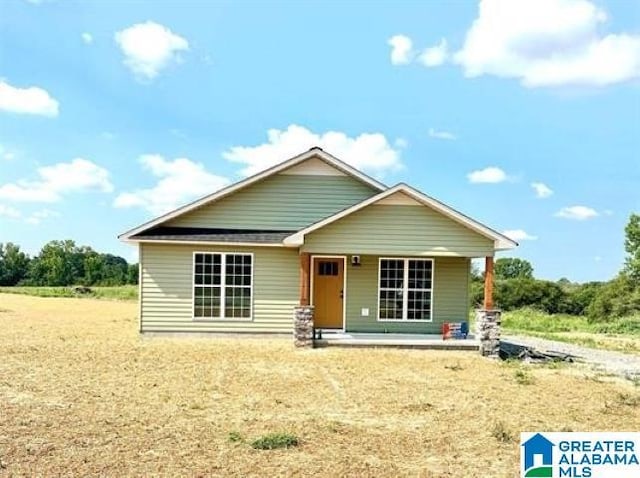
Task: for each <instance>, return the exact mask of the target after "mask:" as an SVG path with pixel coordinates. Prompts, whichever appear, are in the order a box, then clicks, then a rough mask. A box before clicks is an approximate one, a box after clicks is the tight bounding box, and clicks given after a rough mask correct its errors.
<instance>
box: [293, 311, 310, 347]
mask: <svg viewBox="0 0 640 478" xmlns="http://www.w3.org/2000/svg"><path fill="white" fill-rule="evenodd" d="M293 340H294V344H295V346H296V347H309V348H311V347H313V306H312V305H301V306H298V307H295V308H294V309H293Z"/></svg>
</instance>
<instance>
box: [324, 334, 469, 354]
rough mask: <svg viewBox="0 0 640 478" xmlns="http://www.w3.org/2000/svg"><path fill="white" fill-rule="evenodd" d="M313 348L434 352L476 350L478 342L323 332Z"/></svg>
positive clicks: (399, 335)
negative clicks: (382, 348)
mask: <svg viewBox="0 0 640 478" xmlns="http://www.w3.org/2000/svg"><path fill="white" fill-rule="evenodd" d="M314 345H315V347H390V348H406V349H434V350H472V351H473V350H478V349H479V347H480V342H479V341H477V340H475V338H473V337H472V336H470V338H468V339H463V340H442V335H425V334H367V333H345V332H324V331H323V333H322V339H316V340H315V341H314Z"/></svg>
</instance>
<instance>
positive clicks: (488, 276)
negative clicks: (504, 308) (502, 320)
mask: <svg viewBox="0 0 640 478" xmlns="http://www.w3.org/2000/svg"><path fill="white" fill-rule="evenodd" d="M484 309H485V310H491V309H493V257H492V256H487V257H485V259H484Z"/></svg>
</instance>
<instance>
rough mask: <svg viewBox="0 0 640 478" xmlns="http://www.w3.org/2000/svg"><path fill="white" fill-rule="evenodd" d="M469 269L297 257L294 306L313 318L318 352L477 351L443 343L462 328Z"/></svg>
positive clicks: (403, 260)
mask: <svg viewBox="0 0 640 478" xmlns="http://www.w3.org/2000/svg"><path fill="white" fill-rule="evenodd" d="M470 266H471V260H470V258H467V257H437V256H434V257H420V256H412V257H403V256H386V255H372V254H365V255H358V254H342V255H341V254H316V253H305V252H301V253H300V274H299V276H300V289H299V291H300V297H299V301H300V305H301V306H302V307H308V308H309V310H310V313H312V314H313V332H314V337H316V339H317V345H321V346H322V345H335V344H344V345H349V346H361V345H367V346H371V345H373V346H376V345H380V346H396V345H399V344H404V345H411V344H413V345H415V346H416V347H421V348H453V345H450V344H451V343H453V342H465V343H466V344H468V345H465V346H464V347H468V348H473V347H476V348H477V343H475V342H473V338H472V336H469V338H467V339H466V340H465V341H459V340H456V341H452V340H449V341H443V336H442V332H443V325H444V324H451V323H458V324H459V323H462V322H467V325H468V321H469V274H470ZM389 268H391V269H389ZM390 276H391V277H390ZM394 284H395V285H394ZM394 287H396V289H394ZM397 287H399V288H397ZM483 308H484V309H487V310H491V309H492V308H493V257H492V256H487V257H485V297H484V304H483ZM320 337H321V338H320ZM442 342H447V344H449V345H446V344H444V343H442ZM435 344H438V345H435Z"/></svg>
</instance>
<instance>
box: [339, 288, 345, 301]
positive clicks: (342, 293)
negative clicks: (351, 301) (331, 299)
mask: <svg viewBox="0 0 640 478" xmlns="http://www.w3.org/2000/svg"><path fill="white" fill-rule="evenodd" d="M340 298H341V299H344V289H340Z"/></svg>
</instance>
